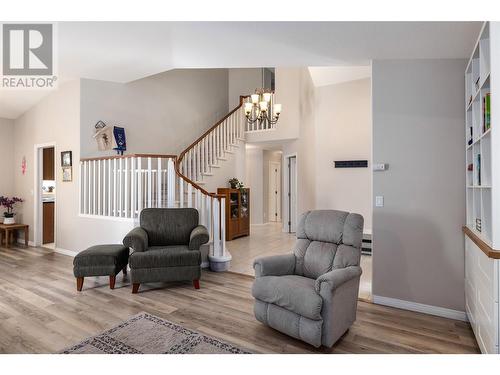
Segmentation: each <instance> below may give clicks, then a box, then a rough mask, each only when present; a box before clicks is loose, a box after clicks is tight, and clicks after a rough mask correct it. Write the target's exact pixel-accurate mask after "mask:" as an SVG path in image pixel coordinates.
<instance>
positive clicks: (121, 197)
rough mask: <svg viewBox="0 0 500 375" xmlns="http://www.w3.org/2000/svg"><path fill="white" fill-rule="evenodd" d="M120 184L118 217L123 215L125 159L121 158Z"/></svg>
mask: <svg viewBox="0 0 500 375" xmlns="http://www.w3.org/2000/svg"><path fill="white" fill-rule="evenodd" d="M119 172H120V174H119V176H120V182H119V185H118V191H119V194H118V199H119V201H118V210H119V211H118V216H120V217H121V216H122V215H123V211H122V210H123V158H120V171H119Z"/></svg>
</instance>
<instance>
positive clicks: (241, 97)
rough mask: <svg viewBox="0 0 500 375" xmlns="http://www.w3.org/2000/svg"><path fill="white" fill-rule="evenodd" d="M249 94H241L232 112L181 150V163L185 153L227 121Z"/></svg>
mask: <svg viewBox="0 0 500 375" xmlns="http://www.w3.org/2000/svg"><path fill="white" fill-rule="evenodd" d="M248 97H249V95H240V104H238V106H237V107H235V108H234V109H233V110H232V111H231V112H229V113H228V114H227V115H225V116H224V117H223V118H222V119H220V120H219V121H217V122H216V123H215V125H213V126H212V127H211V128H210V129H208V130H207V131H206V132H205V133H203V134H202V135H201V136H200V137H198V139H197V140H196V141H194V142H193V143H191V145H189V147H188V148H186V149H185V150H184V151H182V152H181V154H180V155H179V159H178V160H179V163H180V162H181V161H182V159H183V158H184V155H185V154H186V153H187V152H188V151H189V150H191V149H192V148H193V147H194V146H196V144H197V143H198V142H200V141H201V140H202V139H203V138H205V137H206V136H207V135H208V134H209V133H210V132H212V130H214V129H215V128H216V127H217V126H219V125H220V124H222V123H223V122H224V121H226V120H227V119H228V118H229V117H230V116H231V115H232V114H233V113H234V112H236V111H237V110H238V109H240V108H241V106H242V105H243V100H244V99H245V98H248Z"/></svg>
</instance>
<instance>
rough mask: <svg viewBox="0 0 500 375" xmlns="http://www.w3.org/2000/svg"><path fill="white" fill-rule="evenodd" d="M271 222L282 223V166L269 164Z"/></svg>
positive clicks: (272, 162) (276, 163) (269, 215)
mask: <svg viewBox="0 0 500 375" xmlns="http://www.w3.org/2000/svg"><path fill="white" fill-rule="evenodd" d="M268 199H269V212H268V218H269V221H277V222H280V221H281V164H280V163H278V162H275V161H271V162H269V197H268Z"/></svg>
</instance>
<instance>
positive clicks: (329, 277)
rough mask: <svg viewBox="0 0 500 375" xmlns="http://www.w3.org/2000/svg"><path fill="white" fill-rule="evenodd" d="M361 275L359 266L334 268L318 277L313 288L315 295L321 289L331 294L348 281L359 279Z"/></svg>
mask: <svg viewBox="0 0 500 375" xmlns="http://www.w3.org/2000/svg"><path fill="white" fill-rule="evenodd" d="M361 273H362V271H361V267H359V266H349V267H345V268H336V269H334V270H331V271H330V272H327V273H324V274H323V275H321V276H320V277H318V278H317V279H316V281H315V283H314V288H315V289H316V292H317V293H320V292H321V289H322V288H323V289H324V288H328V289H327V290H328V291H330V292H333V291H334V290H335V289H337V288H338V287H339V286H341V285H342V284H344V283H346V282H348V281H349V280H352V279H355V278H356V277H360V276H361Z"/></svg>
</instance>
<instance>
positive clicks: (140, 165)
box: [137, 157, 143, 217]
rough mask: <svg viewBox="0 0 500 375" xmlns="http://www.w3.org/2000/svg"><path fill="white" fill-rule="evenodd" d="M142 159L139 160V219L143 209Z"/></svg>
mask: <svg viewBox="0 0 500 375" xmlns="http://www.w3.org/2000/svg"><path fill="white" fill-rule="evenodd" d="M142 194H143V192H142V158H141V157H138V158H137V217H139V215H140V214H141V211H142V208H143V204H142V202H143V200H142Z"/></svg>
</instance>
